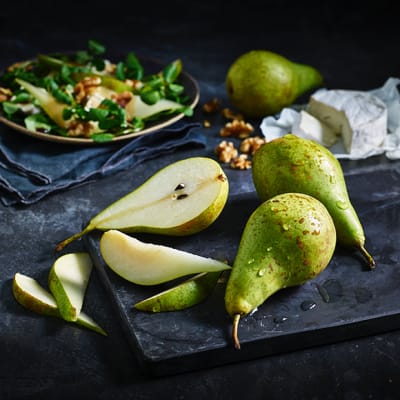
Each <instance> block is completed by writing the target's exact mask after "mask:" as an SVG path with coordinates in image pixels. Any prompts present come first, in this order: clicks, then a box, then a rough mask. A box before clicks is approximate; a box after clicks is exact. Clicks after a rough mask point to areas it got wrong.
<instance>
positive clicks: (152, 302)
mask: <svg viewBox="0 0 400 400" xmlns="http://www.w3.org/2000/svg"><path fill="white" fill-rule="evenodd" d="M221 273H222V272H220V271H217V272H201V273H200V274H197V275H195V276H193V277H192V278H189V279H187V280H185V281H184V282H182V283H180V284H179V285H176V286H174V287H172V288H170V289H167V290H164V291H163V292H161V293H157V294H156V295H154V296H151V297H148V298H147V299H144V300H142V301H140V302H138V303H136V304H134V307H135V308H136V309H137V310H140V311H147V312H152V313H158V312H166V311H178V310H184V309H186V308H189V307H193V306H195V305H196V304H199V303H201V302H202V301H204V300H205V299H206V298H207V297H208V296H210V295H211V293H212V291H213V290H214V288H215V286H216V284H217V282H218V279H219V277H220V276H221Z"/></svg>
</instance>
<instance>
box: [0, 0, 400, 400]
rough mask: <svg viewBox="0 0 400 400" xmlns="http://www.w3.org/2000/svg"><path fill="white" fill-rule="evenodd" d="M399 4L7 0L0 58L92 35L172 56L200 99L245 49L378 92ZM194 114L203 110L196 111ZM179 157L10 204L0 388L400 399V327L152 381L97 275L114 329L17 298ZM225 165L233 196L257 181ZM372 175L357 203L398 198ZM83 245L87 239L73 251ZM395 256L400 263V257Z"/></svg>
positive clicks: (389, 61) (97, 394) (94, 288)
mask: <svg viewBox="0 0 400 400" xmlns="http://www.w3.org/2000/svg"><path fill="white" fill-rule="evenodd" d="M395 11H396V2H392V1H379V2H367V3H364V2H359V4H356V3H352V2H346V1H336V2H329V3H327V2H326V3H322V2H321V3H319V2H313V1H303V2H300V1H298V2H292V1H255V0H253V1H238V0H235V1H230V2H223V1H213V2H211V1H192V2H184V1H170V2H165V3H163V4H161V5H158V4H152V3H150V2H148V3H146V4H140V5H139V4H136V2H133V1H130V2H123V1H112V2H109V4H103V3H102V2H94V1H89V2H53V1H48V2H43V1H38V2H35V3H33V2H30V1H14V2H12V3H11V2H7V4H3V5H2V10H1V11H0V68H4V67H5V66H7V65H8V64H10V63H12V62H14V61H15V60H18V59H26V58H29V57H33V56H35V55H36V54H37V53H38V52H39V51H40V52H49V51H58V50H60V51H68V50H76V49H77V48H82V47H84V45H85V43H86V41H87V40H88V39H96V40H98V41H100V42H103V43H104V44H105V45H106V46H107V48H108V49H109V51H110V52H111V54H115V55H119V54H126V52H127V51H136V52H137V53H139V54H143V55H149V56H154V57H157V58H158V59H160V60H162V61H165V62H167V61H169V60H172V59H174V58H177V57H180V58H182V61H183V64H184V68H185V69H186V70H187V71H188V72H189V73H191V74H192V75H193V76H194V77H195V78H196V79H197V81H198V83H199V85H200V90H201V99H200V104H201V103H203V102H205V101H208V100H209V99H210V98H211V97H213V96H218V97H220V98H221V99H223V100H224V99H225V92H224V84H223V82H224V77H225V73H226V71H227V68H228V67H229V65H230V63H231V62H232V61H233V59H234V58H235V57H236V56H238V55H240V54H242V53H243V52H245V51H247V50H250V49H254V48H266V49H269V50H273V51H276V52H278V53H281V54H283V55H285V56H287V57H288V58H290V59H292V60H294V61H298V62H304V63H308V64H311V65H314V66H316V67H317V68H319V69H320V71H321V72H322V73H323V75H324V76H325V80H326V86H327V87H329V88H344V89H372V88H375V87H378V86H381V85H382V84H383V83H384V81H385V80H386V79H387V78H388V77H389V76H397V77H398V76H399V75H400V72H399V71H400V53H399V36H400V34H399V32H398V27H397V24H398V17H397V14H396V12H395ZM196 118H198V119H199V120H201V119H202V114H201V112H200V110H199V109H198V111H197V113H196ZM220 123H221V121H220V120H218V121H215V128H214V129H213V130H212V131H207V135H209V147H208V148H207V149H206V150H205V151H204V153H205V154H207V155H210V156H213V154H212V146H213V144H214V143H215V142H216V141H217V140H218V133H217V132H218V129H217V127H218V124H220ZM0 129H5V128H3V127H2V128H0ZM0 133H1V131H0ZM16 140H19V141H21V145H23V140H24V137H23V136H21V135H19V134H17V133H16ZM186 154H187V153H185V152H182V153H179V154H177V155H176V156H179V157H183V156H185V155H186ZM174 157H175V156H167V157H165V158H163V159H160V160H158V161H157V162H150V163H146V164H143V165H141V166H139V167H137V168H136V169H135V170H134V171H127V172H125V173H121V174H118V175H117V176H115V177H111V178H107V179H104V180H102V181H101V182H95V183H93V184H90V185H85V186H83V187H81V188H78V189H74V190H71V191H68V192H65V193H60V194H57V195H54V196H51V197H49V198H48V199H46V200H44V201H42V202H40V203H39V204H37V205H34V206H30V207H23V208H5V207H3V206H0V224H1V226H0V229H1V237H0V246H1V251H0V266H1V272H2V273H1V278H0V398H1V399H7V400H8V399H39V398H40V399H54V398H74V399H80V398H85V399H90V398H99V399H110V398H112V399H116V400H117V399H129V398H132V399H145V400H147V399H153V398H160V399H161V398H168V399H204V398H209V399H223V398H235V399H236V398H237V399H239V398H249V399H253V398H254V399H258V398H268V399H271V400H273V399H328V400H329V399H346V400H353V399H354V400H358V399H397V398H398V392H399V389H400V383H399V378H400V376H399V375H400V364H399V361H398V354H399V352H400V333H399V331H396V330H395V331H391V332H387V333H382V334H378V335H375V336H370V337H362V338H359V339H357V340H356V339H355V340H350V341H347V342H338V343H335V344H331V345H325V346H319V347H315V348H308V349H305V350H300V351H294V352H288V353H286V354H280V355H275V356H271V357H265V358H260V359H258V360H254V361H248V362H243V363H237V364H233V365H230V366H224V367H218V368H213V369H209V370H201V371H197V372H192V373H187V374H183V375H176V376H171V377H166V378H157V379H149V378H146V377H144V376H143V375H142V374H141V371H140V370H139V368H138V366H137V364H136V361H135V359H134V357H133V355H132V352H131V351H130V347H129V346H128V343H127V341H126V338H125V336H124V334H123V331H122V329H121V325H120V323H119V319H118V318H117V317H116V315H115V310H114V309H113V308H112V307H111V305H110V303H109V301H107V297H106V295H105V291H104V289H103V286H102V285H101V283H100V282H99V277H98V276H97V275H96V274H93V276H92V279H91V282H90V286H89V289H88V294H87V296H88V297H87V298H88V299H90V302H89V301H88V303H87V304H86V307H87V308H86V310H87V312H88V313H92V315H93V317H95V318H96V319H97V320H98V321H99V323H101V324H102V325H104V328H105V329H106V330H107V331H108V332H109V337H108V338H103V337H100V336H98V335H96V334H93V333H91V332H89V331H86V330H83V329H79V328H76V327H73V326H71V325H68V324H65V323H63V322H62V321H58V320H53V319H51V318H41V317H37V316H36V315H33V314H31V313H30V312H28V311H25V310H24V309H22V308H21V307H20V306H19V305H18V304H16V303H15V301H14V299H13V298H12V296H11V279H12V277H13V275H14V274H15V272H23V273H26V274H28V275H31V276H35V277H36V278H37V279H39V280H40V282H42V283H43V284H45V283H46V277H47V272H48V268H49V266H50V264H51V262H52V260H53V259H54V257H55V255H54V253H52V249H53V248H54V244H55V242H56V241H57V240H59V239H61V238H64V237H65V235H66V234H69V233H72V232H73V231H75V230H77V229H78V228H80V226H81V223H82V221H83V220H87V219H88V218H90V217H91V216H92V215H94V213H96V212H97V211H99V210H100V209H102V208H103V207H104V206H106V205H108V204H109V202H110V200H111V199H115V198H117V197H119V196H120V195H122V194H124V193H125V192H126V191H127V190H128V189H127V185H129V186H128V187H131V186H134V185H135V184H136V183H138V182H140V181H141V180H142V179H144V178H146V177H148V176H150V175H151V174H152V173H153V172H155V171H156V170H157V169H158V167H159V166H162V165H165V164H167V163H168V162H171V161H172V160H173V159H174ZM378 163H382V164H383V165H384V166H387V165H389V167H390V168H393V171H398V168H399V166H398V163H397V162H395V163H387V162H386V161H385V160H384V158H383V157H381V158H379V157H378V158H374V159H372V160H368V161H366V162H364V163H355V162H343V165H344V167H345V170H346V171H347V172H348V173H351V171H353V169H358V168H361V169H363V168H364V169H365V170H368V169H369V170H371V171H374V169H375V168H376V165H378ZM379 170H380V169H378V171H379ZM227 173H228V175H229V177H230V179H231V180H232V182H233V185H232V186H233V189H232V190H233V192H240V191H248V190H251V189H252V187H251V182H250V179H249V174H248V173H246V172H244V173H242V172H238V171H231V170H228V171H227ZM375 175H377V176H375ZM375 175H374V177H373V178H371V181H370V182H367V184H366V187H365V192H362V193H360V191H358V192H357V193H355V192H352V189H351V188H350V192H351V194H352V196H353V197H354V198H355V199H356V201H357V204H360V205H361V206H364V205H365V204H368V202H369V201H370V200H371V199H370V198H369V196H368V191H369V188H368V184H371V185H382V193H383V194H384V195H385V194H387V195H388V196H392V197H391V198H390V201H392V202H395V201H397V200H398V191H397V192H396V191H395V190H392V191H391V190H390V189H391V188H389V187H387V186H385V182H384V181H382V179H381V178H380V176H381V175H380V174H379V173H375ZM382 176H384V175H382ZM391 176H392V177H393V176H397V175H391ZM396 193H397V194H396ZM380 204H381V203H380ZM396 228H397V227H394V228H393V229H396ZM387 234H390V232H383V235H387ZM81 246H82V243H81V242H77V243H75V244H73V245H72V246H71V247H70V248H69V250H70V251H73V250H75V249H81ZM394 263H395V265H397V266H398V264H399V260H394Z"/></svg>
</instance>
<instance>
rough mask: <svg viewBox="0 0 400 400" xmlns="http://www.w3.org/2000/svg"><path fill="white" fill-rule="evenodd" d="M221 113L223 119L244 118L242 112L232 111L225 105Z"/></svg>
mask: <svg viewBox="0 0 400 400" xmlns="http://www.w3.org/2000/svg"><path fill="white" fill-rule="evenodd" d="M221 114H222V116H223V117H224V118H225V119H230V120H234V119H238V120H243V119H244V118H243V115H242V114H240V113H237V112H234V111H232V110H231V109H230V108H228V107H225V108H224V109H223V110H222V112H221Z"/></svg>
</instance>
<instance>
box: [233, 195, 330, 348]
mask: <svg viewBox="0 0 400 400" xmlns="http://www.w3.org/2000/svg"><path fill="white" fill-rule="evenodd" d="M335 246H336V230H335V225H334V223H333V220H332V217H331V216H330V214H329V212H328V210H327V209H326V207H325V206H324V205H323V204H322V203H321V202H320V201H319V200H317V199H315V198H314V197H311V196H308V195H305V194H302V193H284V194H281V195H277V196H275V197H273V198H271V199H269V200H267V201H265V202H264V203H262V204H261V205H260V206H259V207H257V209H256V210H255V211H254V212H253V213H252V214H251V216H250V218H249V219H248V221H247V223H246V226H245V228H244V230H243V233H242V237H241V240H240V243H239V248H238V251H237V254H236V257H235V260H234V263H233V267H232V270H231V272H230V275H229V278H228V282H227V285H226V289H225V307H226V310H227V312H228V314H229V315H230V316H231V317H232V318H233V328H232V338H233V342H234V346H235V348H237V349H239V348H240V341H239V338H238V325H239V320H240V318H241V317H242V316H244V315H248V314H249V313H250V312H252V311H254V310H255V309H256V308H257V307H258V306H260V305H261V304H263V303H264V302H265V301H266V300H267V299H268V298H269V297H271V296H272V295H273V294H274V293H276V292H277V291H278V290H281V289H284V288H287V287H290V286H299V285H302V284H304V283H305V282H307V281H308V280H311V279H313V278H315V277H316V276H317V275H318V274H320V273H321V272H322V271H323V270H324V269H325V268H326V267H327V266H328V264H329V262H330V260H331V258H332V255H333V253H334V250H335Z"/></svg>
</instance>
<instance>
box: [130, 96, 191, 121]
mask: <svg viewBox="0 0 400 400" xmlns="http://www.w3.org/2000/svg"><path fill="white" fill-rule="evenodd" d="M180 108H184V106H183V105H182V104H180V103H177V102H176V101H172V100H168V99H160V100H158V101H157V102H156V103H154V104H146V103H145V102H144V101H143V100H142V99H141V98H140V96H138V95H134V96H133V97H132V99H131V101H130V102H129V103H128V104H127V105H126V107H125V111H126V117H127V119H128V120H131V119H132V118H133V117H136V118H143V119H145V118H148V117H151V116H152V115H155V114H158V113H160V112H163V111H170V110H179V109H180Z"/></svg>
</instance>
